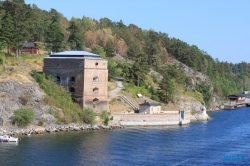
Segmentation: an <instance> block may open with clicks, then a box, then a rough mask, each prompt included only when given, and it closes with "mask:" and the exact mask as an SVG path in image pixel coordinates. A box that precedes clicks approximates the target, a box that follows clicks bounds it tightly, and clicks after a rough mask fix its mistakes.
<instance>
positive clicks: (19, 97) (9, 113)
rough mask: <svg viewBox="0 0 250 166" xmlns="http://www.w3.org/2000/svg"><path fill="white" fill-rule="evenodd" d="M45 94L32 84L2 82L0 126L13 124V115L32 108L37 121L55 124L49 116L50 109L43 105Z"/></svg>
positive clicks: (36, 122) (11, 81) (54, 120)
mask: <svg viewBox="0 0 250 166" xmlns="http://www.w3.org/2000/svg"><path fill="white" fill-rule="evenodd" d="M44 95H45V94H44V92H43V91H42V90H41V89H40V88H39V86H38V85H37V84H35V83H32V82H18V81H16V80H6V81H1V82H0V117H1V118H0V126H6V125H11V124H12V119H13V114H14V112H15V111H16V110H18V109H20V108H30V109H32V110H33V111H34V112H35V114H36V121H35V122H33V123H34V124H38V123H39V122H40V121H42V122H49V123H55V122H56V119H55V118H54V116H53V115H51V114H49V112H50V107H49V106H47V105H44V104H43V102H42V101H43V99H44Z"/></svg>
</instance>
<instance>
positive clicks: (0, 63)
mask: <svg viewBox="0 0 250 166" xmlns="http://www.w3.org/2000/svg"><path fill="white" fill-rule="evenodd" d="M0 65H4V59H3V58H2V57H0Z"/></svg>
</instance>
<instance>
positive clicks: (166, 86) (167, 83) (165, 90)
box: [160, 74, 176, 102]
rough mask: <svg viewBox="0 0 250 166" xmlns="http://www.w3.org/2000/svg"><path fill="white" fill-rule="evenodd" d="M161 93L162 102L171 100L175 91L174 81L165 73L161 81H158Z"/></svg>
mask: <svg viewBox="0 0 250 166" xmlns="http://www.w3.org/2000/svg"><path fill="white" fill-rule="evenodd" d="M160 87H161V93H160V99H161V100H162V101H164V102H173V101H174V94H175V92H176V82H175V80H174V79H171V78H170V77H169V76H168V75H167V74H165V76H164V78H163V80H162V82H161V83H160Z"/></svg>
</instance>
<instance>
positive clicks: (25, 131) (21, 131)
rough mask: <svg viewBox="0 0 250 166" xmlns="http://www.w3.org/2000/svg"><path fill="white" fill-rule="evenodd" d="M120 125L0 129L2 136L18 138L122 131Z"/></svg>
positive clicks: (73, 125)
mask: <svg viewBox="0 0 250 166" xmlns="http://www.w3.org/2000/svg"><path fill="white" fill-rule="evenodd" d="M122 128H124V127H122V126H121V125H119V124H111V125H108V126H105V125H103V124H95V125H90V124H71V125H48V126H45V127H43V126H27V127H16V126H15V127H14V126H13V127H12V126H8V127H2V126H1V127H0V135H8V136H12V137H17V136H20V135H27V136H28V135H31V134H46V133H55V132H71V131H87V130H113V129H122Z"/></svg>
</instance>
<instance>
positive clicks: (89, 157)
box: [0, 108, 250, 166]
mask: <svg viewBox="0 0 250 166" xmlns="http://www.w3.org/2000/svg"><path fill="white" fill-rule="evenodd" d="M243 115H244V116H243ZM212 116H213V120H212V121H208V122H197V123H192V124H189V125H184V126H157V127H127V128H125V129H120V130H102V131H80V132H65V133H51V134H44V135H31V136H30V137H27V136H24V137H22V141H21V142H20V143H19V144H10V143H3V144H0V154H1V155H0V165H25V166H26V165H46V166H47V165H212V164H213V165H232V164H235V163H232V162H233V161H230V160H229V161H225V159H224V156H226V157H228V156H229V157H230V156H233V157H237V156H238V157H239V156H240V157H244V159H245V161H244V162H243V161H237V163H236V164H237V165H239V164H242V165H248V164H250V162H249V161H250V158H249V157H250V155H249V154H250V141H248V140H249V138H250V131H249V127H250V122H249V118H250V108H242V109H238V110H235V111H221V112H215V113H212Z"/></svg>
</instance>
